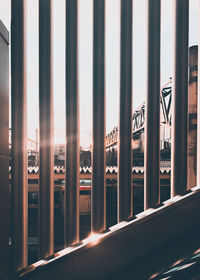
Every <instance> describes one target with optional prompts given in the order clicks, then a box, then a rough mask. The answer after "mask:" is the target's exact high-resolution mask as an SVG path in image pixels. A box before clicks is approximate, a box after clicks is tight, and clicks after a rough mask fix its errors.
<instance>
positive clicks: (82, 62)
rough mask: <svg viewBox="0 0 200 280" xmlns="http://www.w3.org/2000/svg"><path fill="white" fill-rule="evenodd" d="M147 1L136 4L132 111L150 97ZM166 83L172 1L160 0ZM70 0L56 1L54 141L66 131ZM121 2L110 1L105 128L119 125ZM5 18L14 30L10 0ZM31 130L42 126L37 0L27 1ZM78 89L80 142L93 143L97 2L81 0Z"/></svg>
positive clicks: (194, 5)
mask: <svg viewBox="0 0 200 280" xmlns="http://www.w3.org/2000/svg"><path fill="white" fill-rule="evenodd" d="M146 2H147V1H146V0H134V1H133V3H134V5H133V109H134V108H136V107H138V106H139V105H140V104H141V103H143V101H144V100H145V86H146ZM189 2H190V34H189V36H190V42H189V45H190V46H191V45H194V44H197V42H198V36H197V34H198V0H190V1H189ZM161 3H162V10H161V16H162V21H161V23H162V26H161V85H162V84H164V83H166V82H167V81H168V78H169V77H170V76H171V74H172V22H173V18H172V15H173V11H172V4H173V0H161ZM64 12H65V0H53V16H54V46H53V47H54V62H53V63H54V96H55V98H54V106H55V110H54V111H55V124H54V125H55V142H56V143H61V142H64V135H65V121H64V119H65V106H64V104H65V101H64V100H65V79H64V77H65V74H64V71H65V65H64V62H65V59H64V55H65V39H64V36H65V29H64V25H65V19H64V16H65V15H64ZM119 15H120V0H106V108H107V109H106V131H107V132H109V131H110V130H111V129H112V128H113V127H114V126H116V125H118V107H119V56H120V42H119V38H120V25H119V24H120V17H119ZM0 18H1V20H2V21H3V22H4V24H5V25H6V27H7V28H8V29H9V30H10V0H6V1H5V0H0ZM27 24H28V28H27V30H28V33H27V38H28V40H27V43H28V52H27V58H28V60H27V61H28V63H27V73H28V82H27V87H28V88H27V90H28V133H29V136H30V137H32V138H34V137H35V128H36V127H38V0H27ZM79 93H80V132H81V145H82V146H84V147H87V146H88V145H89V144H90V143H91V142H92V0H79Z"/></svg>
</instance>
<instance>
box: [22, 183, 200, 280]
mask: <svg viewBox="0 0 200 280" xmlns="http://www.w3.org/2000/svg"><path fill="white" fill-rule="evenodd" d="M199 214H200V188H199V187H196V188H193V190H192V191H191V192H190V193H188V194H186V195H184V196H182V197H181V196H180V197H179V196H177V197H175V198H173V199H171V200H168V201H167V202H166V203H165V204H164V205H162V206H161V207H159V208H158V209H149V210H147V211H145V212H143V213H141V214H140V215H138V216H137V219H134V220H132V221H125V222H122V223H120V224H118V225H116V226H113V227H111V228H110V231H108V232H106V233H102V234H99V235H93V236H91V237H90V238H88V239H85V240H83V242H82V243H81V244H79V245H77V246H74V247H69V248H66V249H64V250H62V251H60V252H59V253H58V254H56V255H55V256H54V258H52V259H51V260H42V261H40V262H38V263H36V264H34V265H32V266H30V267H29V268H28V269H27V270H26V271H24V272H21V274H20V275H19V277H18V279H32V280H36V279H37V280H40V279H41V280H42V279H48V280H50V279H52V280H53V279H55V278H57V279H60V280H62V279H66V278H67V279H70V280H71V279H87V280H89V279H91V280H92V279H106V278H108V277H109V276H111V275H113V274H116V273H117V272H118V271H120V270H122V269H124V268H125V267H127V266H128V265H130V264H132V265H134V263H136V262H138V260H140V259H142V258H144V257H145V256H148V255H149V254H152V253H153V252H156V251H158V250H159V248H161V247H163V245H166V244H169V243H170V242H173V240H176V239H177V238H178V237H179V236H181V235H183V233H186V232H189V231H191V229H194V230H197V229H198V228H199V221H198V217H199Z"/></svg>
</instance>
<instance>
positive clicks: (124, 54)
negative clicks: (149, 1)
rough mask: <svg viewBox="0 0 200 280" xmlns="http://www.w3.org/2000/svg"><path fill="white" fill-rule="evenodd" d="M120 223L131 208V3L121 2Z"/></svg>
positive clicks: (129, 213)
mask: <svg viewBox="0 0 200 280" xmlns="http://www.w3.org/2000/svg"><path fill="white" fill-rule="evenodd" d="M118 167H119V172H118V222H121V221H123V220H125V219H127V218H129V217H131V216H132V215H133V209H132V208H133V207H132V203H133V202H132V201H133V199H132V179H131V175H132V0H121V55H120V116H119V142H118Z"/></svg>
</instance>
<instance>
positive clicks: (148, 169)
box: [144, 0, 160, 209]
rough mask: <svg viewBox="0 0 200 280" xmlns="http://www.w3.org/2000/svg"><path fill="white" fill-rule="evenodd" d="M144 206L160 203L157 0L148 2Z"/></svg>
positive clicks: (158, 10)
mask: <svg viewBox="0 0 200 280" xmlns="http://www.w3.org/2000/svg"><path fill="white" fill-rule="evenodd" d="M147 24H148V27H147V28H148V35H147V36H148V41H147V90H146V104H145V107H146V109H145V114H146V116H145V158H144V162H145V165H144V166H145V176H144V196H145V197H144V207H145V209H148V208H151V207H155V206H156V205H158V204H159V202H160V0H148V19H147Z"/></svg>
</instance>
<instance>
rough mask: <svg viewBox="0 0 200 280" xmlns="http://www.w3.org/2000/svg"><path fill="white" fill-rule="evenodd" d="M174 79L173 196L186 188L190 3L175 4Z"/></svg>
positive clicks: (178, 0) (178, 2)
mask: <svg viewBox="0 0 200 280" xmlns="http://www.w3.org/2000/svg"><path fill="white" fill-rule="evenodd" d="M174 9H175V19H174V25H175V26H174V29H175V30H174V31H175V33H174V69H173V76H172V150H171V196H172V197H173V196H175V195H177V194H183V193H184V191H185V190H186V188H187V107H188V19H189V1H188V0H176V1H174Z"/></svg>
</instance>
